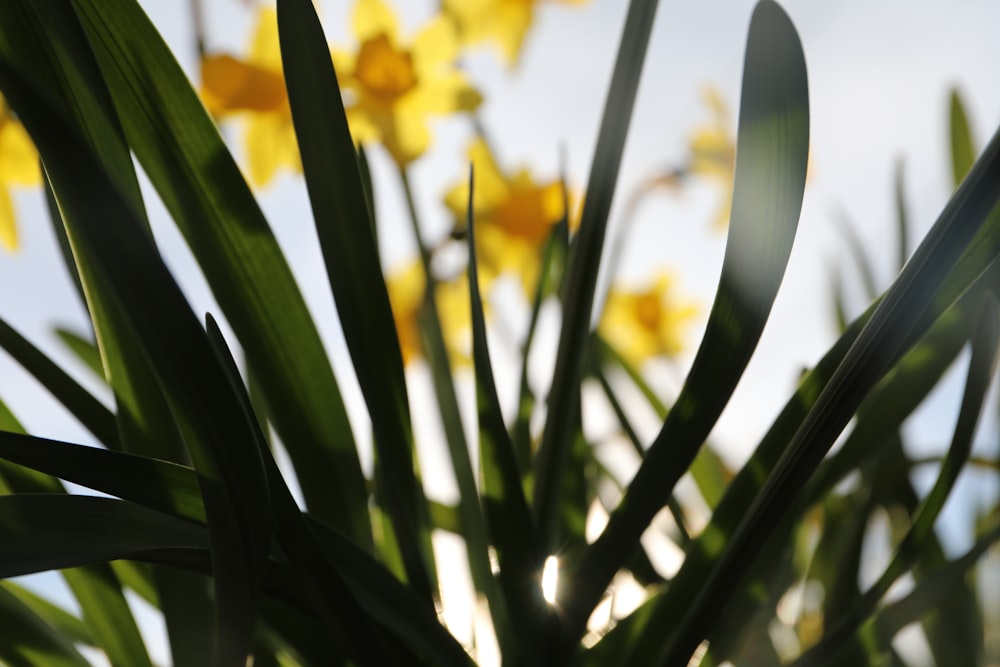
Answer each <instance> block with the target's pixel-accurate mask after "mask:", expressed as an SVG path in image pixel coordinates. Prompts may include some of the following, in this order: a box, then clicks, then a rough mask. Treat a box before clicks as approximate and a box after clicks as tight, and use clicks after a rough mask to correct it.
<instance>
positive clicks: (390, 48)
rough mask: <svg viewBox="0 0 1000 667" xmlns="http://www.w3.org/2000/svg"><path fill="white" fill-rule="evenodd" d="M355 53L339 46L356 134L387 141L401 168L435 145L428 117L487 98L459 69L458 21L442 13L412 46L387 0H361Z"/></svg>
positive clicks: (467, 107)
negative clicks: (402, 39) (400, 31)
mask: <svg viewBox="0 0 1000 667" xmlns="http://www.w3.org/2000/svg"><path fill="white" fill-rule="evenodd" d="M353 28H354V34H355V35H356V36H357V38H358V42H359V45H358V49H357V51H356V52H355V53H347V52H343V51H334V53H333V57H334V64H335V65H336V69H337V76H338V78H339V80H340V85H341V88H342V89H343V90H344V95H345V104H346V107H347V120H348V122H349V123H350V126H351V133H352V134H353V136H354V140H355V141H357V142H359V143H361V142H366V141H380V142H381V143H382V144H383V145H384V146H385V147H386V148H387V149H388V151H389V153H390V154H391V155H392V157H393V159H395V161H396V163H397V164H399V165H400V166H403V165H406V164H408V163H409V162H411V161H413V160H414V159H416V158H417V157H419V156H420V155H421V154H422V153H423V152H424V151H425V150H427V147H428V146H429V145H430V133H429V131H428V129H427V117H428V116H430V115H434V114H448V113H452V112H455V111H470V110H472V109H475V108H476V107H477V106H478V105H479V103H480V102H481V101H482V98H481V97H480V96H479V93H478V92H476V90H475V89H474V88H472V86H471V85H469V83H468V81H467V80H466V79H465V76H464V75H463V74H462V73H461V72H459V71H458V70H457V69H456V68H455V67H454V61H455V56H456V54H457V48H458V47H457V40H456V37H455V31H454V27H453V25H452V23H451V22H450V21H449V20H448V19H446V18H445V17H443V16H438V17H437V18H435V19H434V20H432V21H431V22H430V23H428V24H427V26H426V27H425V28H424V29H423V30H421V31H420V33H419V34H418V35H417V36H416V38H415V39H414V40H413V43H412V45H410V46H407V45H404V44H403V43H401V42H400V40H399V37H398V26H397V23H396V17H395V15H394V14H393V12H392V10H391V9H390V8H389V7H388V6H387V5H386V4H385V3H384V2H382V0H359V1H358V4H357V6H356V7H355V11H354V21H353Z"/></svg>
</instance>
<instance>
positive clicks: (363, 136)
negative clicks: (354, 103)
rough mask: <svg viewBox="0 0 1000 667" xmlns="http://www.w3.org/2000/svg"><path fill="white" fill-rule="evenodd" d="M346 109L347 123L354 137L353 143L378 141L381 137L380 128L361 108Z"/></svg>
mask: <svg viewBox="0 0 1000 667" xmlns="http://www.w3.org/2000/svg"><path fill="white" fill-rule="evenodd" d="M346 111H347V124H348V125H349V126H350V128H351V137H353V138H354V143H355V144H363V143H366V142H369V141H378V140H379V139H380V138H381V137H382V132H381V130H379V128H378V126H377V125H375V123H373V122H372V120H371V118H370V117H369V116H368V114H367V113H365V112H364V111H363V110H361V109H359V108H357V107H351V108H349V109H347V110H346Z"/></svg>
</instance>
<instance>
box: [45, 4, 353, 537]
mask: <svg viewBox="0 0 1000 667" xmlns="http://www.w3.org/2000/svg"><path fill="white" fill-rule="evenodd" d="M61 2H63V4H66V3H67V2H68V0H61ZM71 4H72V6H73V8H74V9H75V11H76V13H77V15H78V16H79V17H80V21H81V23H82V25H83V27H84V30H85V31H86V33H87V36H88V38H89V39H90V43H91V45H92V46H93V48H94V51H95V55H96V56H97V60H98V62H99V63H100V66H101V71H102V73H103V75H104V77H105V80H106V85H107V87H108V89H109V90H110V91H111V96H112V98H113V100H114V103H115V107H116V109H117V110H118V114H119V117H120V118H121V123H122V126H123V128H124V131H125V135H126V137H127V138H128V143H129V146H130V147H131V148H132V150H133V151H134V152H135V155H136V157H137V158H138V160H139V162H140V163H141V164H142V166H143V169H144V170H145V172H146V174H147V175H148V176H149V178H150V181H151V182H152V183H153V185H154V186H155V187H156V190H157V192H158V193H159V195H160V198H161V199H162V200H163V202H164V204H165V205H166V207H167V210H168V211H169V212H170V214H171V216H172V218H173V219H174V221H175V222H176V224H177V226H178V228H179V229H180V231H181V232H182V234H183V235H184V237H185V239H186V241H187V243H188V245H189V246H190V248H191V250H192V252H193V254H194V256H195V258H196V259H197V260H198V262H199V265H200V266H201V268H202V270H203V271H204V273H205V278H206V279H207V281H208V283H209V285H210V287H211V289H212V292H213V294H214V295H215V298H216V300H217V301H218V303H219V305H220V307H221V308H222V310H223V312H224V313H225V315H226V318H227V319H228V321H229V323H230V324H231V325H232V327H233V330H234V331H235V332H236V335H237V336H238V337H239V340H240V343H241V345H242V346H243V348H244V350H245V351H246V354H247V358H248V360H249V363H250V365H252V366H253V367H254V369H255V372H256V373H257V374H258V375H259V377H260V380H261V387H262V388H263V389H264V391H265V392H266V397H265V398H266V402H267V405H268V409H269V413H270V416H271V418H272V419H273V422H274V426H275V429H276V430H277V432H278V433H279V435H280V436H281V440H282V442H283V443H284V444H285V446H286V447H287V449H288V453H289V456H290V457H291V459H292V462H293V464H294V466H295V469H296V473H297V477H298V479H299V482H300V484H301V487H302V491H303V495H304V496H305V499H306V503H307V504H308V505H309V508H310V511H312V512H315V513H316V514H317V515H319V516H321V517H323V518H324V519H325V520H327V521H329V522H330V523H331V524H333V525H336V526H338V527H339V528H341V529H342V530H344V531H345V532H347V533H348V534H350V535H352V536H353V537H354V539H356V540H358V542H359V543H360V544H364V545H370V544H371V528H370V525H369V520H368V510H367V497H366V494H365V491H364V488H365V487H364V477H363V475H362V473H361V467H360V463H359V460H358V454H357V450H356V448H355V444H354V438H353V434H352V432H351V428H350V423H349V422H348V419H347V413H346V411H345V409H344V406H343V401H342V399H341V397H340V390H339V388H338V386H337V382H336V379H335V378H334V375H333V371H332V369H331V367H330V362H329V359H328V358H327V356H326V353H325V352H324V349H323V345H322V342H321V341H320V338H319V334H318V332H317V330H316V327H315V324H314V323H313V321H312V319H311V317H310V315H309V312H308V310H307V309H306V306H305V302H304V300H303V298H302V295H301V293H300V292H299V290H298V287H297V286H296V285H295V281H294V279H293V277H292V274H291V271H290V269H289V267H288V264H287V262H286V260H285V258H284V256H283V255H282V253H281V250H280V249H279V247H278V245H277V243H276V241H275V239H274V236H273V233H272V232H271V230H270V228H269V227H268V225H267V222H266V220H265V219H264V217H263V215H262V213H261V211H260V208H259V207H258V206H257V203H256V202H255V201H254V199H253V196H252V194H251V193H250V191H249V188H248V187H247V184H246V182H245V181H244V180H243V176H242V175H241V173H240V170H239V168H238V167H237V166H236V164H235V162H234V161H233V159H232V157H231V155H230V154H229V152H228V151H227V150H226V147H225V144H224V143H223V141H222V138H221V137H220V136H219V133H218V131H217V129H216V128H215V126H214V125H213V123H212V120H211V119H210V118H209V116H208V114H207V113H206V111H205V109H204V107H203V106H202V105H201V102H200V101H199V100H198V97H197V95H196V94H195V92H194V90H193V89H192V88H191V85H190V84H189V83H188V81H187V79H186V78H185V76H184V73H183V71H182V70H181V68H180V66H179V65H178V64H177V62H176V61H175V60H174V58H173V56H172V55H171V53H170V50H169V49H168V47H167V46H166V44H165V43H164V42H163V40H162V38H161V37H160V36H159V35H158V34H157V32H156V30H155V28H154V27H153V25H152V24H151V23H150V22H149V20H148V18H147V17H146V16H145V14H144V13H143V11H142V9H141V8H140V7H139V5H138V3H137V2H135V0H72V3H71ZM181 138H183V139H181Z"/></svg>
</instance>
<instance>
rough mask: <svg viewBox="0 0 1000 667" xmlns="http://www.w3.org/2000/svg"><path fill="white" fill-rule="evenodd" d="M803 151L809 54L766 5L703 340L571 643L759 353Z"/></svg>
mask: <svg viewBox="0 0 1000 667" xmlns="http://www.w3.org/2000/svg"><path fill="white" fill-rule="evenodd" d="M808 150H809V98H808V87H807V82H806V69H805V60H804V56H803V54H802V45H801V44H800V42H799V38H798V35H797V33H796V31H795V28H794V26H793V25H792V23H791V21H790V20H789V18H788V16H787V15H786V14H785V12H784V11H783V10H782V9H781V8H780V7H779V6H778V5H777V4H776V3H774V2H771V0H762V1H761V2H759V3H758V4H757V7H756V9H755V10H754V13H753V17H752V18H751V22H750V30H749V36H748V38H747V48H746V56H745V64H744V74H743V91H742V99H741V104H740V121H739V134H738V139H737V146H736V155H737V157H736V176H735V178H736V180H735V184H734V192H733V213H732V219H731V222H730V229H729V238H728V241H727V244H726V255H725V258H724V260H723V269H722V276H721V278H720V282H719V288H718V291H717V293H716V298H715V303H714V304H713V306H712V311H711V313H710V314H709V321H708V325H707V329H706V332H705V337H704V338H703V339H702V343H701V346H700V347H699V349H698V353H697V355H696V357H695V360H694V363H693V366H692V368H691V372H690V374H689V375H688V378H687V380H686V382H685V384H684V387H683V388H682V390H681V394H680V396H678V398H677V401H676V403H675V404H674V406H673V408H672V409H671V411H670V414H669V415H668V416H667V420H666V421H665V422H664V424H663V428H662V429H661V430H660V433H659V435H657V437H656V440H655V441H654V442H653V444H652V445H651V446H650V448H649V451H648V452H647V454H646V457H645V459H644V461H643V464H642V466H641V467H640V468H639V471H638V472H637V473H636V476H635V478H634V479H633V481H632V483H631V485H630V486H629V489H628V491H627V492H626V494H625V497H624V498H623V499H622V502H621V504H620V505H619V507H618V508H617V509H616V510H615V511H614V512H613V513H612V515H611V518H610V519H609V522H608V526H607V528H605V530H604V532H603V533H602V535H601V536H600V537H599V538H598V540H597V541H596V542H595V543H594V544H593V545H592V546H591V548H590V549H589V550H588V551H587V552H586V553H585V554H584V557H583V562H582V563H581V564H580V566H579V570H578V575H577V576H576V577H575V578H574V583H573V585H572V586H569V590H570V591H571V593H570V595H571V599H570V600H567V601H565V602H563V607H564V609H566V614H567V616H568V618H569V619H570V620H569V622H568V623H567V625H568V627H569V629H570V637H571V638H572V639H573V640H575V639H576V637H578V636H579V634H580V633H581V632H582V629H583V626H584V623H585V621H586V619H587V617H588V616H589V614H590V612H591V610H592V609H593V608H594V606H595V605H596V603H597V601H598V600H599V597H600V595H601V593H602V591H603V590H604V588H605V587H606V586H607V584H608V583H609V582H610V581H611V578H612V576H614V574H615V572H616V571H617V570H618V568H619V567H621V565H622V563H623V562H624V561H625V559H626V558H627V557H628V555H629V554H630V553H631V552H632V550H634V549H635V547H636V545H637V544H638V541H639V538H640V536H641V535H642V532H643V531H644V530H645V529H646V527H647V526H648V525H649V522H650V521H651V520H652V519H653V517H654V516H655V514H656V513H657V512H658V511H659V510H660V508H662V507H663V506H664V504H666V501H667V499H669V498H670V496H671V494H672V492H673V488H674V485H675V484H676V483H677V481H678V480H679V479H680V478H681V476H682V475H683V474H684V473H685V472H686V471H687V469H688V467H689V466H690V464H691V462H692V461H693V460H694V458H695V456H696V455H697V453H698V450H699V449H700V447H701V445H702V443H703V442H704V441H705V438H706V437H707V436H708V434H709V432H710V431H711V429H712V427H713V426H714V425H715V422H716V420H717V419H718V417H719V414H720V413H721V412H722V409H723V408H724V407H725V405H726V403H727V402H728V400H729V397H730V395H731V393H732V391H733V389H734V388H735V387H736V384H737V382H738V381H739V378H740V376H741V375H742V373H743V369H744V368H745V367H746V364H747V362H748V361H749V359H750V356H751V355H752V353H753V351H754V349H755V347H756V345H757V341H758V340H759V338H760V334H761V332H762V330H763V328H764V323H765V321H766V320H767V316H768V314H769V313H770V310H771V305H772V303H773V301H774V297H775V294H776V293H777V290H778V286H779V285H780V283H781V279H782V277H783V275H784V271H785V266H786V264H787V262H788V256H789V253H790V252H791V247H792V241H793V239H794V237H795V230H796V228H797V226H798V218H799V210H800V208H801V205H802V196H803V189H804V187H805V176H806V161H807V157H808Z"/></svg>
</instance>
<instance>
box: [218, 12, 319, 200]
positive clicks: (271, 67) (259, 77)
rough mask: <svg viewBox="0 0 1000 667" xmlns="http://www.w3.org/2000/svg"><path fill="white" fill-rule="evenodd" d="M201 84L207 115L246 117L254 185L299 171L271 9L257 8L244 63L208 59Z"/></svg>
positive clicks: (220, 57)
mask: <svg viewBox="0 0 1000 667" xmlns="http://www.w3.org/2000/svg"><path fill="white" fill-rule="evenodd" d="M201 81H202V84H201V86H202V87H201V97H202V100H203V101H204V103H205V108H206V109H208V111H209V112H210V113H211V114H212V115H214V116H216V117H217V118H225V117H226V116H230V115H236V114H239V115H241V116H244V117H245V118H244V120H245V126H244V137H243V139H244V144H245V146H246V152H247V166H248V168H249V176H250V181H251V182H252V183H253V184H254V185H257V186H262V185H266V184H267V183H269V182H270V181H271V180H272V179H273V178H274V176H275V174H276V173H277V171H278V170H279V169H280V168H282V167H285V168H288V169H291V170H293V171H295V172H299V173H301V171H302V163H301V161H300V158H299V150H298V144H297V142H296V140H295V128H294V126H293V125H292V115H291V110H290V109H289V106H288V93H287V92H286V90H285V78H284V75H283V74H282V70H281V50H280V48H279V45H278V15H277V13H276V12H275V10H274V9H271V8H264V9H261V10H260V14H259V15H258V19H257V28H256V30H255V32H254V36H253V40H252V42H251V46H250V55H249V56H248V57H247V58H246V60H240V59H237V58H233V57H232V56H228V55H221V54H218V55H211V56H207V57H205V58H204V59H202V62H201Z"/></svg>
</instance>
